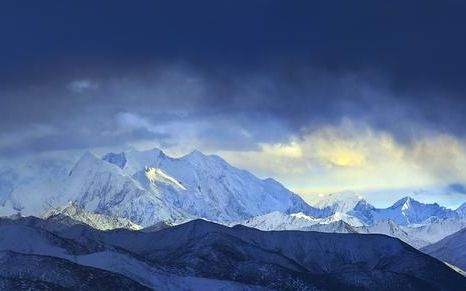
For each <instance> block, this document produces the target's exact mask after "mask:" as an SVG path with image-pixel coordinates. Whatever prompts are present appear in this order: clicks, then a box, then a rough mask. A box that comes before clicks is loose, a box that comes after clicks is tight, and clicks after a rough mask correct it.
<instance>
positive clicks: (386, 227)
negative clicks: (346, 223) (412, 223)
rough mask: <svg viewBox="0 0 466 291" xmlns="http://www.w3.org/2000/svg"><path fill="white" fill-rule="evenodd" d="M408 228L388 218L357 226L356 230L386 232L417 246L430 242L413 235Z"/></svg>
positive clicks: (361, 231) (360, 231) (376, 232)
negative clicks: (368, 224)
mask: <svg viewBox="0 0 466 291" xmlns="http://www.w3.org/2000/svg"><path fill="white" fill-rule="evenodd" d="M407 229H409V228H403V227H402V226H401V225H398V224H396V223H395V222H393V221H391V220H389V219H386V220H380V221H377V223H376V224H373V225H370V226H364V227H359V228H356V231H357V232H359V233H375V234H385V235H388V236H391V237H395V238H398V239H400V240H402V241H404V242H405V243H407V244H409V245H411V246H413V247H415V248H420V247H423V246H426V245H428V244H429V242H428V241H425V240H423V239H421V238H419V237H418V236H416V235H412V234H411V233H410V232H409V231H408V230H407Z"/></svg>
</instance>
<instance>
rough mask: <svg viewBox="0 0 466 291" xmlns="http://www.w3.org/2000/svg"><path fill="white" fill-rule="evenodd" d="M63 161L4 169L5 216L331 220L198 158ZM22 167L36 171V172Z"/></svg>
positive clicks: (272, 185) (216, 161)
mask: <svg viewBox="0 0 466 291" xmlns="http://www.w3.org/2000/svg"><path fill="white" fill-rule="evenodd" d="M57 159H58V160H56V161H54V162H51V160H50V159H47V160H45V161H43V160H39V161H31V162H30V163H29V164H28V163H27V165H28V166H25V167H22V168H19V169H15V168H14V167H9V168H5V169H0V191H1V193H0V197H2V199H0V200H1V201H0V214H1V215H11V214H15V213H17V212H21V213H22V214H23V215H36V216H38V215H40V214H42V213H43V212H44V211H46V210H47V209H50V208H57V207H63V206H64V205H65V204H66V203H68V201H72V202H75V203H76V205H78V206H79V208H82V209H84V210H85V211H88V212H93V213H99V214H104V215H107V216H115V217H121V218H125V219H128V220H130V221H131V222H133V223H135V224H138V225H141V226H142V227H149V226H151V225H153V224H156V223H160V222H167V223H181V222H184V221H187V220H190V219H193V218H204V219H208V220H213V221H217V222H221V223H231V222H234V221H242V220H245V219H248V218H251V217H254V216H257V215H263V214H267V213H270V212H273V211H281V212H284V213H297V212H302V213H304V214H306V215H312V216H315V217H321V216H324V215H325V212H324V211H321V210H318V209H315V208H313V207H311V206H310V205H308V204H307V203H306V202H304V200H303V199H301V198H300V197H299V196H298V195H296V194H295V193H292V192H291V191H289V190H287V189H286V188H285V187H283V186H282V185H281V184H280V183H278V182H276V181H274V180H272V179H264V180H262V179H259V178H257V177H255V176H254V175H252V174H251V173H249V172H247V171H244V170H240V169H237V168H235V167H233V166H231V165H229V164H228V163H227V162H226V161H224V160H223V159H221V158H220V157H218V156H214V155H204V154H202V153H200V152H199V151H194V152H192V153H190V154H187V155H185V156H183V157H180V158H171V157H169V156H167V155H165V154H164V153H163V152H162V151H160V150H158V149H154V150H149V151H134V150H133V151H128V152H123V153H118V154H114V153H109V154H106V155H104V156H103V158H99V157H97V156H95V155H94V154H92V153H86V154H84V155H83V156H82V157H81V158H80V159H79V160H78V161H77V162H75V163H74V164H72V163H70V162H69V159H66V162H62V161H61V158H57ZM46 164H50V165H53V166H49V167H47V166H44V165H46ZM31 165H32V166H31ZM38 165H40V166H38ZM24 168H31V169H37V170H36V171H34V173H30V172H29V171H26V170H25V169H24ZM10 177H12V178H11V179H10ZM32 177H33V178H32ZM50 181H53V182H50Z"/></svg>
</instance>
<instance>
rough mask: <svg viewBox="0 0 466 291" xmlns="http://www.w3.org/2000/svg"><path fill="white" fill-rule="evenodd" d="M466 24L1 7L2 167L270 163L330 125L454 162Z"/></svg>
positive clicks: (270, 10)
mask: <svg viewBox="0 0 466 291" xmlns="http://www.w3.org/2000/svg"><path fill="white" fill-rule="evenodd" d="M464 15H466V2H464V1H460V0H458V1H453V0H444V1H343V0H340V1H274V0H269V1H265V0H264V1H262V0H252V1H213V0H212V1H176V0H175V1H119V0H116V1H115V0H113V1H66V0H61V1H58V0H57V1H2V2H1V3H0V98H1V101H0V102H1V104H0V105H1V106H0V154H2V155H4V156H11V155H22V154H25V153H35V152H42V151H49V150H83V149H88V148H91V149H92V148H124V147H128V146H142V145H144V146H147V145H149V144H156V145H158V146H161V147H164V148H167V149H174V151H185V150H188V149H192V148H194V147H198V148H200V149H201V150H205V151H208V152H225V151H232V152H238V153H241V152H248V151H259V152H264V151H265V150H264V148H265V149H269V150H270V149H271V148H272V149H275V148H274V147H273V146H271V148H267V146H265V145H277V144H278V145H280V144H281V145H286V144H289V143H290V142H291V141H294V142H295V143H298V144H299V143H302V147H303V148H304V145H305V143H306V140H307V139H309V136H311V137H312V138H311V140H312V141H315V140H314V139H315V138H316V132H317V133H319V132H321V131H322V130H323V129H325V128H328V127H332V128H333V129H335V128H337V129H338V130H337V132H338V134H336V133H335V132H333V133H332V134H334V135H335V134H336V135H338V136H333V137H332V138H333V140H332V142H333V141H334V140H335V139H338V140H339V142H342V140H341V139H344V140H352V139H354V140H358V138H359V139H361V136H363V137H364V136H365V135H367V136H372V137H374V136H379V135H380V136H382V135H383V134H386V135H388V136H389V137H390V138H393V139H394V142H395V143H396V144H397V145H398V146H399V147H403V151H406V152H409V153H410V155H415V154H418V153H419V152H422V153H423V154H422V155H427V156H425V158H426V159H431V158H432V157H431V156H429V154H428V153H426V152H428V151H427V150H425V149H424V148H422V146H419V144H418V143H419V140H421V139H422V140H424V139H429V138H432V139H435V138H437V139H438V138H440V139H441V142H440V144H441V145H445V143H446V144H447V146H445V147H444V148H449V149H451V152H454V153H455V154H454V155H453V156H455V155H456V154H457V153H462V150H463V146H464V143H463V141H464V138H465V135H466V129H465V127H464V124H466V117H465V116H466V115H465V114H464V112H465V110H466V100H465V92H466V82H465V80H466V56H465V52H466V17H464ZM348 124H351V125H350V126H349V127H350V129H348ZM342 129H343V130H342ZM368 129H369V131H370V132H371V133H370V134H368V132H369V131H368ZM355 132H356V133H355ZM361 132H363V133H361ZM364 132H365V133H364ZM355 135H357V137H355ZM313 138H314V139H313ZM326 138H327V141H328V139H329V138H328V134H327V137H326ZM342 144H344V145H345V143H344V142H342ZM349 144H350V145H351V146H350V147H353V146H354V144H357V143H349ZM366 146H368V145H367V144H365V147H364V150H366V151H367V152H371V151H372V149H368V148H366ZM456 146H458V147H459V148H457V147H456ZM341 147H343V146H339V147H337V148H336V150H341ZM419 147H421V149H419ZM287 150H288V149H287ZM300 150H303V149H300ZM313 150H315V149H313V148H311V149H310V151H313ZM287 153H293V155H294V154H296V153H295V152H293V151H291V152H287ZM353 154H354V153H353ZM404 154H405V155H408V154H407V153H404ZM445 155H446V156H447V157H450V156H449V154H448V153H446V154H445ZM465 155H466V153H465ZM368 156H369V155H368ZM355 157H359V158H355ZM442 157H443V156H442ZM455 157H457V156H455ZM326 158H327V159H330V160H331V159H333V158H334V157H333V156H332V157H326ZM436 158H438V157H436ZM310 159H311V160H310V162H309V163H311V164H312V163H313V161H314V160H313V159H315V157H312V158H310ZM367 159H369V157H363V158H361V157H360V156H358V155H352V156H351V158H349V157H348V156H346V157H345V158H344V159H341V157H339V159H337V162H336V164H338V163H342V164H351V163H354V162H361V161H365V160H367ZM420 159H421V158H420ZM442 159H444V160H445V158H442ZM446 160H448V159H446ZM455 160H461V159H459V158H455ZM461 161H462V160H461ZM327 162H328V161H327ZM411 162H412V161H411ZM332 163H333V164H332ZM330 164H331V165H333V166H335V161H333V162H331V163H330ZM432 164H435V165H434V166H435V169H434V170H432V171H434V172H435V171H437V170H438V162H432ZM339 166H342V165H339ZM324 168H325V167H324ZM440 168H441V167H440ZM322 171H323V170H322ZM322 171H320V172H319V173H321V172H322ZM265 172H266V171H265ZM271 174H274V173H271ZM432 175H433V176H435V177H437V176H438V174H435V173H434V174H432ZM423 181H424V180H423ZM436 181H437V180H436ZM295 182H296V181H295ZM452 182H455V183H459V184H460V185H461V183H462V182H463V181H457V180H455V181H452ZM295 184H296V183H295ZM297 184H299V183H297Z"/></svg>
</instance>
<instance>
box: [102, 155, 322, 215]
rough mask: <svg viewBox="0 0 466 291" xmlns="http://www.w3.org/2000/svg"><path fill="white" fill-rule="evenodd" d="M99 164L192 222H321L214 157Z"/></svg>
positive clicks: (273, 185) (133, 158) (298, 203)
mask: <svg viewBox="0 0 466 291" xmlns="http://www.w3.org/2000/svg"><path fill="white" fill-rule="evenodd" d="M117 157H118V159H117ZM104 160H106V161H109V162H115V163H116V164H117V165H118V166H119V167H120V168H121V169H122V171H123V172H124V173H126V174H127V175H129V176H132V177H133V178H134V179H135V180H137V181H138V182H139V183H140V184H141V185H142V187H144V188H145V189H146V190H148V191H150V192H160V193H161V195H162V196H163V199H164V201H167V202H168V203H170V204H171V205H173V206H174V207H177V208H179V209H182V210H183V211H185V212H186V213H188V214H190V215H192V216H194V217H202V218H205V219H209V220H214V221H220V222H231V221H238V220H242V219H247V218H249V217H253V216H256V215H261V214H266V213H269V212H272V211H282V212H287V213H290V212H304V213H306V214H309V215H314V216H321V213H320V211H318V210H316V209H314V208H312V207H311V206H309V205H308V204H307V203H305V202H304V201H303V200H302V199H301V198H300V197H299V196H297V195H296V194H294V193H292V192H290V191H288V190H287V189H286V188H284V187H283V186H282V185H281V184H279V183H278V182H276V181H274V180H272V179H265V180H261V179H258V178H257V177H255V176H254V175H252V174H251V173H249V172H247V171H244V170H240V169H237V168H235V167H232V166H231V165H229V164H228V163H227V162H226V161H224V160H223V159H221V158H220V157H218V156H215V155H210V156H206V155H204V154H202V153H201V152H199V151H193V152H191V153H190V154H188V155H186V156H183V157H181V158H177V159H175V158H170V157H168V156H167V155H165V154H164V153H163V152H161V151H160V150H152V151H146V152H137V151H130V152H125V153H120V154H109V155H106V156H104ZM142 171H144V172H142Z"/></svg>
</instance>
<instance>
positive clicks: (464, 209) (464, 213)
mask: <svg viewBox="0 0 466 291" xmlns="http://www.w3.org/2000/svg"><path fill="white" fill-rule="evenodd" d="M456 213H458V215H459V216H460V217H462V218H466V202H465V203H463V204H461V206H460V207H458V208H457V209H456Z"/></svg>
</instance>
